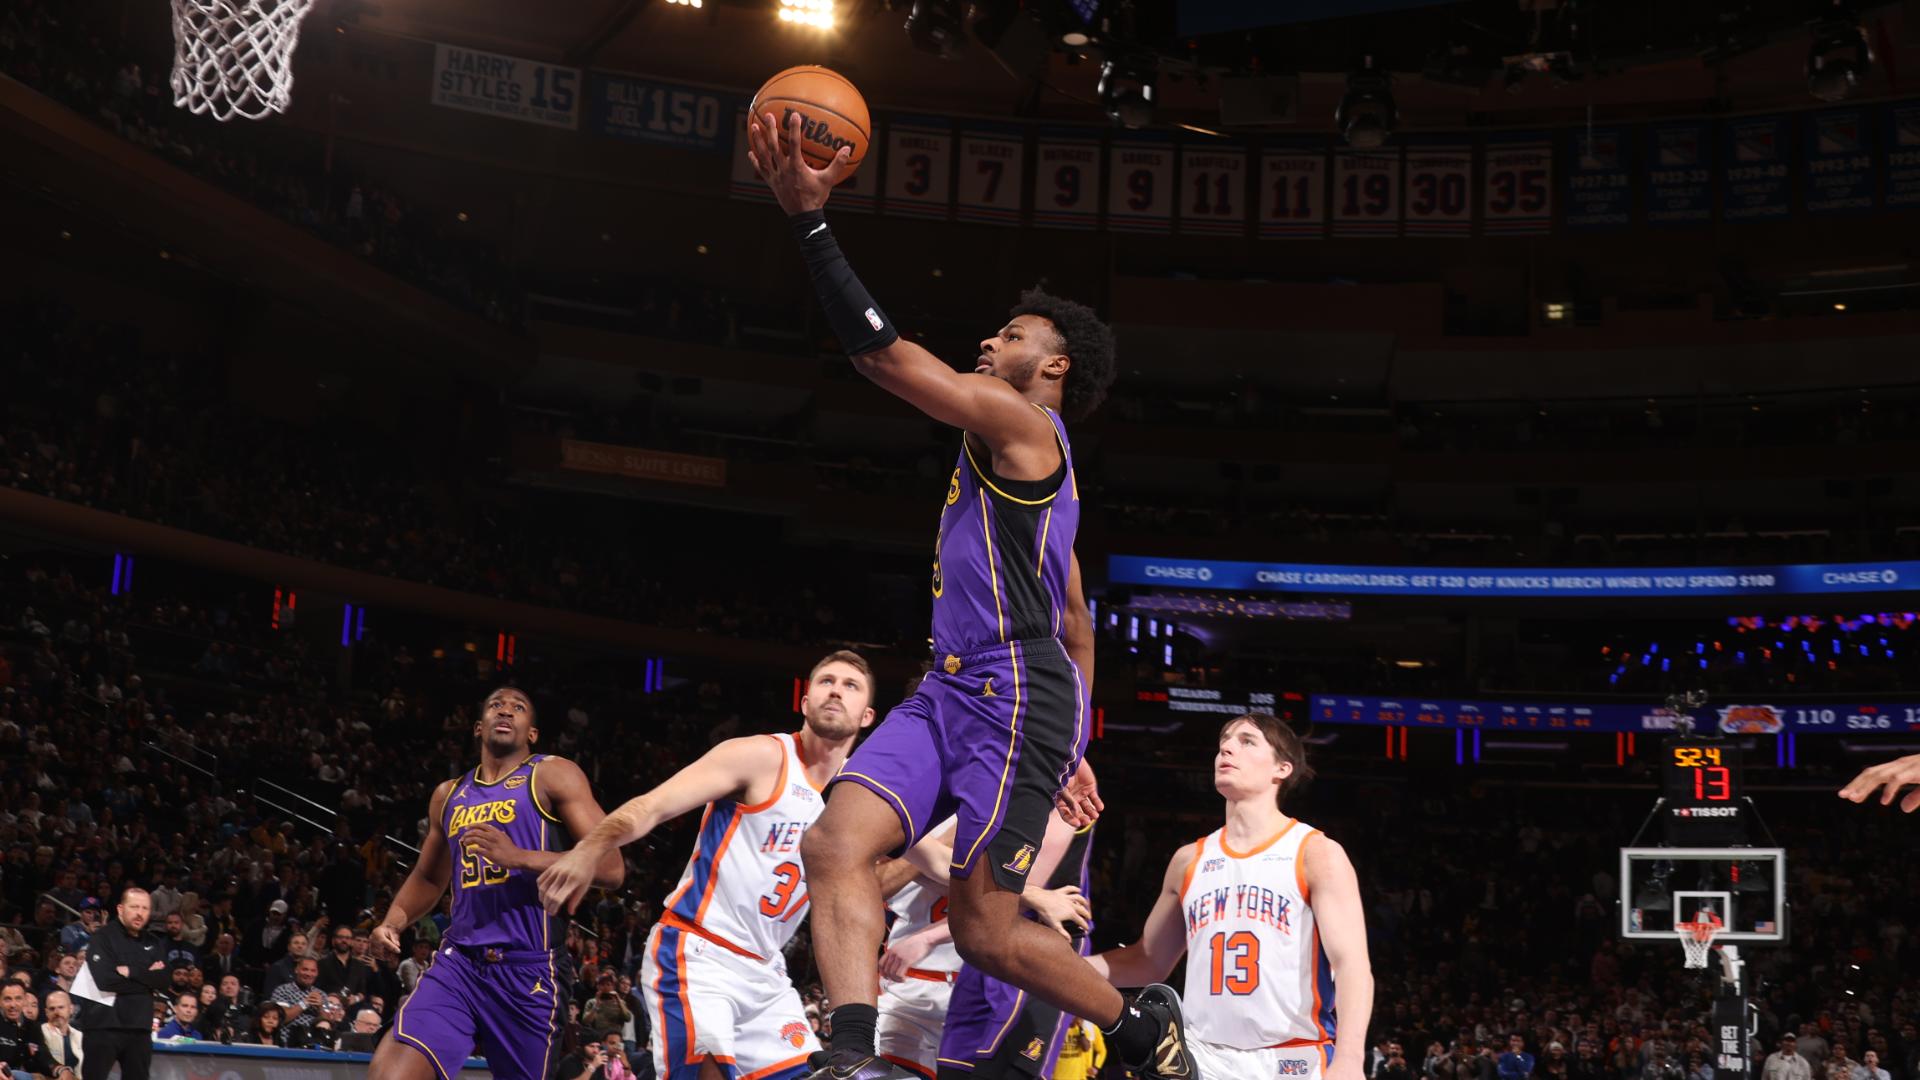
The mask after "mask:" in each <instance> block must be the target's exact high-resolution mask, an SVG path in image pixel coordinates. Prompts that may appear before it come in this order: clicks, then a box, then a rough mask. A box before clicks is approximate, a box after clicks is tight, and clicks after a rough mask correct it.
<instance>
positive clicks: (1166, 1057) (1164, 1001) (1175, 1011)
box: [1127, 983, 1201, 1080]
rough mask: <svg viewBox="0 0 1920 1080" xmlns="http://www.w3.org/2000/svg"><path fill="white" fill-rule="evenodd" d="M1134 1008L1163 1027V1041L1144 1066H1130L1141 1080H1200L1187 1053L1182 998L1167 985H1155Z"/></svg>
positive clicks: (1155, 1048) (1185, 1024)
mask: <svg viewBox="0 0 1920 1080" xmlns="http://www.w3.org/2000/svg"><path fill="white" fill-rule="evenodd" d="M1133 1003H1134V1006H1135V1007H1136V1008H1138V1009H1139V1010H1140V1011H1141V1012H1143V1013H1146V1014H1147V1015H1148V1016H1151V1017H1153V1018H1154V1019H1155V1020H1156V1021H1158V1022H1159V1024H1160V1041H1159V1042H1158V1043H1157V1044H1155V1045H1154V1048H1153V1054H1152V1056H1151V1057H1149V1058H1148V1059H1147V1060H1146V1061H1144V1062H1141V1063H1138V1064H1136V1063H1134V1062H1131V1061H1130V1062H1127V1065H1128V1066H1129V1067H1131V1068H1132V1069H1133V1070H1134V1071H1135V1072H1137V1073H1139V1074H1140V1076H1141V1077H1142V1080H1201V1076H1200V1070H1199V1068H1198V1067H1197V1066H1195V1065H1194V1063H1193V1053H1192V1052H1191V1051H1189V1050H1188V1049H1187V1021H1186V1018H1185V1017H1184V1016H1182V1015H1180V995H1179V994H1177V993H1174V990H1173V987H1171V986H1168V985H1167V984H1165V983H1154V984H1153V985H1152V986H1149V987H1147V988H1146V989H1145V990H1142V991H1140V996H1139V997H1137V998H1135V999H1134V1002H1133Z"/></svg>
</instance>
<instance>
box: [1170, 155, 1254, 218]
mask: <svg viewBox="0 0 1920 1080" xmlns="http://www.w3.org/2000/svg"><path fill="white" fill-rule="evenodd" d="M1180 231H1181V232H1183V233H1190V234H1195V235H1202V236H1244V235H1245V234H1246V231H1247V151H1246V150H1245V149H1244V148H1243V147H1238V146H1206V147H1193V146H1189V147H1186V148H1185V149H1183V150H1181V151H1180Z"/></svg>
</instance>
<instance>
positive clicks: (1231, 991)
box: [1180, 819, 1334, 1050]
mask: <svg viewBox="0 0 1920 1080" xmlns="http://www.w3.org/2000/svg"><path fill="white" fill-rule="evenodd" d="M1319 835H1320V830H1318V829H1315V828H1312V827H1311V826H1308V825H1303V824H1301V823H1300V822H1298V821H1294V820H1291V819H1289V820H1288V822H1287V824H1286V825H1285V827H1283V828H1282V829H1281V830H1280V831H1279V832H1278V833H1275V834H1274V836H1273V838H1272V839H1270V840H1268V841H1267V842H1266V843H1264V844H1261V845H1260V846H1258V847H1256V848H1254V849H1253V850H1251V851H1234V850H1233V849H1232V848H1230V847H1229V846H1228V845H1227V842H1226V832H1225V830H1215V831H1214V832H1212V833H1210V834H1208V835H1207V836H1205V837H1202V838H1201V839H1200V840H1198V841H1195V843H1194V849H1193V850H1194V858H1193V865H1192V867H1190V868H1189V869H1188V871H1187V880H1186V882H1185V884H1184V885H1182V887H1181V889H1180V916H1181V920H1182V922H1183V923H1184V924H1185V926H1186V932H1187V983H1186V992H1185V993H1184V994H1182V995H1181V1001H1182V1002H1183V1003H1184V1008H1185V1012H1186V1017H1187V1028H1188V1030H1189V1031H1191V1032H1192V1034H1193V1037H1194V1038H1195V1039H1198V1040H1200V1041H1201V1042H1206V1043H1212V1044H1214V1045H1216V1046H1226V1047H1233V1048H1235V1049H1241V1050H1257V1049H1260V1048H1262V1047H1269V1046H1283V1045H1286V1044H1288V1043H1293V1044H1307V1043H1324V1042H1328V1041H1330V1040H1331V1039H1333V1037H1334V1015H1333V969H1332V968H1331V967H1330V966H1329V965H1328V964H1327V958H1326V954H1325V953H1324V952H1323V951H1322V950H1321V948H1320V930H1319V927H1318V926H1317V925H1316V924H1315V922H1314V918H1313V908H1311V907H1309V906H1308V892H1307V875H1306V869H1305V867H1304V866H1303V865H1302V863H1301V857H1302V855H1303V854H1304V853H1305V851H1306V847H1307V842H1308V841H1310V840H1312V839H1313V838H1314V837H1316V836H1319Z"/></svg>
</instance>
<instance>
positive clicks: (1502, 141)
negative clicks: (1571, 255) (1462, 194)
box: [1480, 131, 1553, 236]
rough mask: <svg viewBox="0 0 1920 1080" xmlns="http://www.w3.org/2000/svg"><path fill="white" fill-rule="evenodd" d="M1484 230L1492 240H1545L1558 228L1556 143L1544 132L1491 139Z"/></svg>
mask: <svg viewBox="0 0 1920 1080" xmlns="http://www.w3.org/2000/svg"><path fill="white" fill-rule="evenodd" d="M1480 223H1481V229H1482V231H1484V232H1485V233H1486V234H1487V235H1488V236H1541V235H1544V234H1546V233H1547V232H1548V231H1550V230H1551V229H1552V226H1553V139H1552V137H1551V136H1550V135H1548V134H1547V133H1546V132H1543V131H1534V132H1524V133H1521V132H1515V133H1508V134H1499V135H1489V136H1487V179H1486V190H1485V192H1484V197H1483V200H1482V202H1481V204H1480Z"/></svg>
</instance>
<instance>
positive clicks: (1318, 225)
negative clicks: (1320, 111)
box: [1258, 147, 1327, 240]
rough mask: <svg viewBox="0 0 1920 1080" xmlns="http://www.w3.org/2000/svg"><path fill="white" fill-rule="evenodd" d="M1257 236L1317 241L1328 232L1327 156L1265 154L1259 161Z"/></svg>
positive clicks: (1293, 150) (1298, 150) (1298, 151)
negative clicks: (1258, 228) (1258, 229)
mask: <svg viewBox="0 0 1920 1080" xmlns="http://www.w3.org/2000/svg"><path fill="white" fill-rule="evenodd" d="M1258 196H1259V207H1260V236H1261V238H1262V239H1266V240H1276V239H1283V238H1286V239H1310V240H1318V239H1320V238H1321V237H1322V236H1325V235H1326V230H1327V152H1326V151H1325V150H1320V149H1308V148H1306V147H1287V148H1278V149H1273V150H1268V151H1267V152H1266V153H1265V154H1263V155H1261V158H1260V188H1259V191H1258Z"/></svg>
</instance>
